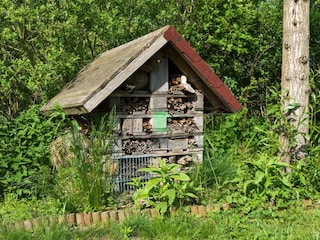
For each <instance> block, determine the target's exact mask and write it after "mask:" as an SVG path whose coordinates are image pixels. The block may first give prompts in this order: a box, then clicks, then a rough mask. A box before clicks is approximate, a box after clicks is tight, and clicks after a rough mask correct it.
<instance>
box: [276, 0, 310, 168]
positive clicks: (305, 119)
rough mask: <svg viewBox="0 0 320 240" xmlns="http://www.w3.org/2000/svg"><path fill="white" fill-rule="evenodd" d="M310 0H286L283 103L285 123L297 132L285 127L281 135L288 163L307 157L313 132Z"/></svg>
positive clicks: (285, 158)
mask: <svg viewBox="0 0 320 240" xmlns="http://www.w3.org/2000/svg"><path fill="white" fill-rule="evenodd" d="M309 13H310V0H284V3H283V46H282V76H281V92H282V98H281V101H282V102H281V104H282V110H283V112H284V114H285V120H284V122H283V126H285V125H286V123H285V121H287V123H289V124H290V125H289V126H292V127H294V129H295V130H296V134H294V136H293V135H291V134H288V133H289V132H290V131H286V130H287V129H286V128H285V127H284V128H283V131H282V133H281V136H280V143H281V145H282V146H281V149H280V152H281V154H282V155H281V156H282V160H283V161H285V162H288V163H290V162H292V160H293V159H294V158H298V159H303V158H304V157H305V148H306V146H307V144H308V132H309V95H310V87H309V36H310V35H309V15H310V14H309Z"/></svg>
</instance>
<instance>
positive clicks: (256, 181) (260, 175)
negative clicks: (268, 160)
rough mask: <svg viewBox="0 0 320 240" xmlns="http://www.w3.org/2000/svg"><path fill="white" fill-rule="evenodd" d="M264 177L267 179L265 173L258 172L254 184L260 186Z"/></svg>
mask: <svg viewBox="0 0 320 240" xmlns="http://www.w3.org/2000/svg"><path fill="white" fill-rule="evenodd" d="M264 177H265V174H264V172H261V171H256V174H255V178H254V184H256V185H258V184H259V183H260V182H261V181H262V180H263V178H264Z"/></svg>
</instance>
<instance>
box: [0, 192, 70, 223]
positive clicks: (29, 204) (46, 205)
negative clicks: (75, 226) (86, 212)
mask: <svg viewBox="0 0 320 240" xmlns="http://www.w3.org/2000/svg"><path fill="white" fill-rule="evenodd" d="M61 214H64V207H63V204H62V202H61V201H60V200H58V199H54V198H52V197H46V198H43V199H37V198H36V197H34V196H33V197H31V198H29V199H27V198H23V199H20V198H19V196H18V195H17V194H13V193H8V194H6V195H5V197H4V201H3V202H2V204H1V205H0V220H1V222H3V223H10V222H12V223H14V222H18V221H23V220H26V219H32V218H36V217H41V216H48V215H50V216H53V215H61Z"/></svg>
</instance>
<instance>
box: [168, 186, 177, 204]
mask: <svg viewBox="0 0 320 240" xmlns="http://www.w3.org/2000/svg"><path fill="white" fill-rule="evenodd" d="M166 195H167V196H168V200H169V201H168V204H169V206H171V205H172V204H173V202H174V200H175V199H176V191H175V190H174V189H168V190H167V191H166Z"/></svg>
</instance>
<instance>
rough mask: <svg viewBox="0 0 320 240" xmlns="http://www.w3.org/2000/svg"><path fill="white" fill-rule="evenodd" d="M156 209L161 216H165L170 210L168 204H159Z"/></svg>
mask: <svg viewBox="0 0 320 240" xmlns="http://www.w3.org/2000/svg"><path fill="white" fill-rule="evenodd" d="M155 207H156V209H157V210H158V211H159V213H160V214H165V213H166V212H167V210H168V204H167V202H160V203H157V204H156V206H155Z"/></svg>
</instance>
